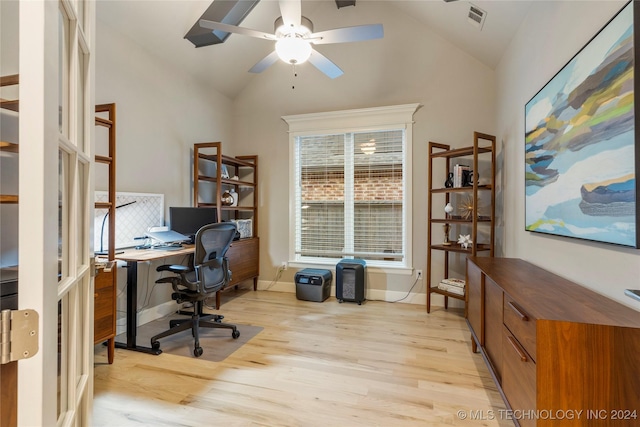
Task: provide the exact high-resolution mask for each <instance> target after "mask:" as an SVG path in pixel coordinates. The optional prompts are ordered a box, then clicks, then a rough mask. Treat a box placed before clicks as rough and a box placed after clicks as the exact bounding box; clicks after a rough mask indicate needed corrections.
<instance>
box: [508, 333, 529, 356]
mask: <svg viewBox="0 0 640 427" xmlns="http://www.w3.org/2000/svg"><path fill="white" fill-rule="evenodd" d="M507 339H508V340H509V344H511V346H512V347H513V349H514V350H515V351H516V353H518V356H520V361H522V362H526V361H527V355H526V354H525V352H524V350H523V349H522V348H520V344H518V343H517V342H516V340H515V339H514V338H513V337H512V336H508V337H507Z"/></svg>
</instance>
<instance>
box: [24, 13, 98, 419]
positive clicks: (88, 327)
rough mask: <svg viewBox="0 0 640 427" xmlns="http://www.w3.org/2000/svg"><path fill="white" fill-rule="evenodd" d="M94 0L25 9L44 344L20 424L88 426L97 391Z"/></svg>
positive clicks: (29, 145)
mask: <svg viewBox="0 0 640 427" xmlns="http://www.w3.org/2000/svg"><path fill="white" fill-rule="evenodd" d="M94 9H95V3H94V2H92V1H88V0H59V1H55V0H54V1H52V0H32V1H21V2H20V7H19V27H20V29H19V35H20V36H19V44H20V48H19V72H20V92H19V96H20V113H19V114H20V116H19V139H20V154H19V159H20V160H19V229H18V230H19V250H18V254H19V291H18V295H19V307H20V309H27V308H30V309H34V310H36V311H37V312H38V313H39V331H40V332H39V351H38V353H37V354H36V355H35V356H33V357H32V358H29V359H25V360H22V361H20V362H18V363H19V365H18V425H19V426H55V425H57V426H85V425H89V424H90V415H91V406H92V405H91V404H92V399H93V394H92V389H93V278H92V274H91V269H92V266H91V263H90V260H91V258H92V255H93V248H92V243H91V242H92V239H91V238H90V237H89V236H91V224H93V220H92V215H93V209H92V207H93V181H92V180H93V143H92V141H93V139H92V132H93V125H92V121H93V117H94V116H93V114H94V113H93V105H94V99H93V92H94V91H93V77H94V73H93V63H94V59H93V47H94V46H95V43H94V40H93V38H94V36H93V28H94V24H95V12H94Z"/></svg>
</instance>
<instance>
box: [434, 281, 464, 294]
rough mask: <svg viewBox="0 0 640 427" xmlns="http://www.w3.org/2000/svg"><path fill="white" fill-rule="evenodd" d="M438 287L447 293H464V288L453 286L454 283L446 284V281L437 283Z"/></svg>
mask: <svg viewBox="0 0 640 427" xmlns="http://www.w3.org/2000/svg"><path fill="white" fill-rule="evenodd" d="M438 289H441V290H443V291H447V292H449V293H452V294H456V295H464V288H461V287H460V286H455V285H447V284H446V283H442V282H440V283H438Z"/></svg>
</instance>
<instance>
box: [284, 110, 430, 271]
mask: <svg viewBox="0 0 640 427" xmlns="http://www.w3.org/2000/svg"><path fill="white" fill-rule="evenodd" d="M418 107H419V104H404V105H393V106H385V107H373V108H363V109H356V110H342V111H329V112H320V113H310V114H300V115H293V116H284V117H283V120H285V121H286V122H287V124H288V125H289V142H290V152H289V156H290V157H289V158H290V159H291V162H290V165H291V177H292V179H291V180H290V187H289V190H290V192H289V194H290V195H291V203H290V213H291V218H292V224H291V227H290V235H289V260H291V261H293V262H300V263H302V264H305V263H307V264H323V265H328V264H335V263H336V262H337V261H338V260H340V259H342V258H362V259H364V260H366V261H367V265H370V266H376V267H382V268H387V267H390V268H394V269H395V268H398V269H405V268H408V267H411V256H412V255H411V222H412V221H411V210H412V204H411V197H410V194H411V192H410V191H409V189H410V188H411V161H410V160H409V159H411V144H412V129H413V114H414V113H415V111H416V110H417V108H418Z"/></svg>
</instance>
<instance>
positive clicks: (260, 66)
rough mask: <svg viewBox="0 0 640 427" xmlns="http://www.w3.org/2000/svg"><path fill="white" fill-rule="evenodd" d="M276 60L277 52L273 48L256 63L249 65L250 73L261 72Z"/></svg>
mask: <svg viewBox="0 0 640 427" xmlns="http://www.w3.org/2000/svg"><path fill="white" fill-rule="evenodd" d="M277 60H278V53H277V52H276V51H275V50H274V51H273V52H271V53H270V54H269V55H267V56H265V57H264V58H262V59H261V60H260V61H258V63H257V64H256V65H254V66H253V67H251V69H250V70H249V72H250V73H261V72H263V71H264V70H266V69H267V68H269V67H270V66H272V65H273V64H274V63H275V62H276V61H277Z"/></svg>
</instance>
